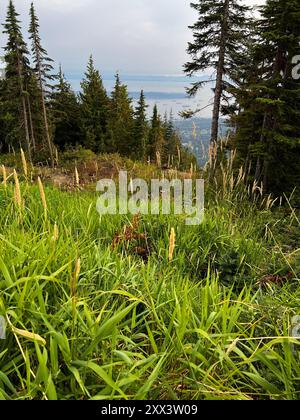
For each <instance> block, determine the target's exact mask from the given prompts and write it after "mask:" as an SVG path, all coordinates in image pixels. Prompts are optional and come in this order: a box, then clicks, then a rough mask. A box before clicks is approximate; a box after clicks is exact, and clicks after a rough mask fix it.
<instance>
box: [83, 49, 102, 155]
mask: <svg viewBox="0 0 300 420" xmlns="http://www.w3.org/2000/svg"><path fill="white" fill-rule="evenodd" d="M81 88H82V93H81V94H80V100H81V115H82V124H83V130H84V132H85V133H86V136H85V141H84V146H85V147H86V148H88V149H91V150H93V151H95V152H105V151H106V145H105V138H106V135H107V114H108V106H109V99H108V96H107V93H106V90H105V89H104V86H103V82H102V79H101V76H100V74H99V71H98V70H96V69H95V66H94V61H93V57H92V56H91V57H90V59H89V62H88V66H87V71H86V73H85V79H84V80H83V81H82V83H81Z"/></svg>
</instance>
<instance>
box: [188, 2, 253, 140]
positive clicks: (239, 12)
mask: <svg viewBox="0 0 300 420" xmlns="http://www.w3.org/2000/svg"><path fill="white" fill-rule="evenodd" d="M191 6H192V8H193V9H195V10H196V11H197V12H198V14H199V17H198V20H197V22H196V23H195V24H194V25H193V26H191V27H190V29H192V31H193V37H194V40H193V42H190V43H189V45H188V53H189V54H190V56H191V58H192V61H190V62H188V63H187V64H186V65H185V67H184V69H185V73H186V74H188V75H189V76H193V75H195V74H197V73H199V72H204V71H206V70H208V69H211V68H213V69H214V70H215V72H216V78H215V80H214V82H215V88H214V104H213V114H212V127H211V141H212V142H217V140H218V130H219V117H220V110H221V101H222V95H223V93H224V89H225V85H224V81H225V77H229V78H230V73H229V69H230V67H232V55H233V54H235V53H236V51H237V50H239V49H240V48H241V45H243V42H244V39H245V36H247V34H246V26H247V19H246V13H247V11H248V10H249V9H248V7H246V6H244V5H242V4H241V2H240V0H198V1H197V2H195V3H191ZM210 82H212V80H211V79H210V80H207V81H199V82H196V83H193V85H192V88H191V89H189V94H190V95H191V96H193V95H196V93H197V92H198V91H199V89H200V88H201V87H203V85H204V84H206V83H210Z"/></svg>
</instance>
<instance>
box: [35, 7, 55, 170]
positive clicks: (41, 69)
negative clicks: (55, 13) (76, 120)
mask: <svg viewBox="0 0 300 420" xmlns="http://www.w3.org/2000/svg"><path fill="white" fill-rule="evenodd" d="M39 28H40V25H39V20H38V17H37V15H36V13H35V9H34V5H33V3H31V7H30V26H29V35H30V36H29V39H30V40H31V43H32V45H31V50H32V57H33V62H34V66H35V67H34V73H35V76H36V82H37V85H38V89H39V96H40V103H41V107H42V115H43V123H44V132H45V138H46V139H47V146H48V151H49V155H50V160H51V163H52V165H53V164H54V158H53V144H52V139H51V132H50V126H49V119H48V111H47V106H46V100H47V88H49V85H48V83H49V81H51V80H53V76H52V75H51V71H52V70H53V66H52V62H53V60H51V59H50V58H49V57H48V55H47V51H46V50H45V49H44V48H43V47H42V45H41V38H40V34H39Z"/></svg>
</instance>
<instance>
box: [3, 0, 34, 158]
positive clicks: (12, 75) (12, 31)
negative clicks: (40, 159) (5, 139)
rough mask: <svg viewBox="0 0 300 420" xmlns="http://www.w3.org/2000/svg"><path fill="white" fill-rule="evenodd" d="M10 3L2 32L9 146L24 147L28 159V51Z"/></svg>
mask: <svg viewBox="0 0 300 420" xmlns="http://www.w3.org/2000/svg"><path fill="white" fill-rule="evenodd" d="M18 17H19V14H18V13H17V11H16V9H15V6H14V3H13V1H12V0H10V1H9V4H8V10H7V16H6V21H5V24H4V33H5V34H6V35H7V38H8V40H7V45H6V47H5V48H4V50H5V62H6V81H5V85H6V86H5V101H6V109H7V110H9V114H10V116H11V127H12V131H11V140H10V141H11V143H12V145H14V146H16V143H19V144H20V145H21V146H22V145H23V138H25V147H26V150H27V152H28V155H29V158H30V159H31V147H32V144H31V139H30V134H29V123H28V109H27V103H26V96H27V92H26V86H25V80H26V77H27V75H28V71H29V60H28V50H27V46H26V43H25V41H24V39H23V35H22V32H21V27H20V21H19V20H18ZM13 126H14V128H13Z"/></svg>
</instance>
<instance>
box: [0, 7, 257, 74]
mask: <svg viewBox="0 0 300 420" xmlns="http://www.w3.org/2000/svg"><path fill="white" fill-rule="evenodd" d="M14 1H15V5H16V8H17V10H18V11H19V13H20V15H21V16H20V18H21V20H22V21H23V24H24V27H25V28H27V26H28V9H29V6H30V3H31V0H14ZM249 1H250V2H252V3H257V2H262V0H253V1H251V0H249ZM7 3H8V0H7ZM4 6H5V1H4V0H2V1H1V9H0V20H1V21H2V22H3V20H4V18H5V13H6V8H5V7H4ZM35 6H36V10H37V13H38V15H39V17H40V23H41V36H42V39H43V44H44V46H45V47H46V49H47V50H48V52H49V55H50V56H51V57H52V58H53V59H55V61H56V62H57V63H58V62H60V63H62V64H63V67H64V70H65V72H66V73H73V74H74V73H76V72H78V73H82V72H83V70H84V68H85V66H86V62H87V59H88V56H89V55H90V54H91V53H93V55H94V58H95V61H96V64H97V66H98V67H99V68H100V69H101V71H102V72H113V71H115V70H117V69H119V70H120V71H121V72H122V73H142V74H151V73H155V74H163V73H176V74H177V73H180V72H181V70H182V65H183V64H184V62H185V61H186V59H187V55H186V47H187V43H188V41H189V40H190V39H191V31H190V30H188V25H190V24H192V23H193V22H194V21H195V19H196V13H195V11H194V10H192V9H191V8H190V0H35Z"/></svg>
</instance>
